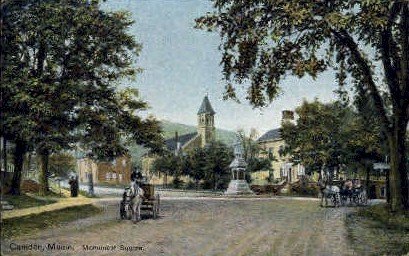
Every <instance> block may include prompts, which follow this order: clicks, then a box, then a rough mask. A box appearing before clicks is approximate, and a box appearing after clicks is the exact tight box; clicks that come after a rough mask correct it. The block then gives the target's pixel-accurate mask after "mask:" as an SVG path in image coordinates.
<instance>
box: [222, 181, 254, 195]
mask: <svg viewBox="0 0 409 256" xmlns="http://www.w3.org/2000/svg"><path fill="white" fill-rule="evenodd" d="M224 194H225V195H251V194H253V191H251V189H250V187H249V184H248V183H247V181H246V180H231V181H230V183H229V187H228V188H227V190H226V192H224Z"/></svg>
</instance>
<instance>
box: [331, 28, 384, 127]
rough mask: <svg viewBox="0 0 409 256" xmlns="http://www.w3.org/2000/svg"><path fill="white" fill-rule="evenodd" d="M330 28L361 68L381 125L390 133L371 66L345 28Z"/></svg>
mask: <svg viewBox="0 0 409 256" xmlns="http://www.w3.org/2000/svg"><path fill="white" fill-rule="evenodd" d="M330 30H331V33H332V34H333V35H334V36H335V38H336V40H337V41H338V43H339V44H340V45H342V46H345V47H347V48H348V49H349V51H350V53H351V57H352V59H353V60H354V62H355V63H356V64H357V65H358V67H359V69H360V70H361V72H362V74H363V82H364V84H366V85H367V87H368V90H369V93H370V95H371V96H372V99H373V101H374V105H375V108H376V110H377V114H378V116H379V118H380V119H381V124H382V126H383V129H384V130H385V132H386V133H387V134H390V133H391V127H390V125H391V123H390V121H389V119H388V116H387V114H386V110H385V106H384V103H383V100H382V97H381V95H380V93H379V91H378V88H377V87H376V85H375V82H374V80H373V77H372V72H371V68H370V66H369V65H368V63H367V60H366V59H365V58H364V57H363V56H362V54H361V53H360V52H359V49H358V45H357V44H356V42H355V41H354V39H353V38H352V36H351V35H349V34H348V32H347V31H345V30H341V31H336V30H334V29H330Z"/></svg>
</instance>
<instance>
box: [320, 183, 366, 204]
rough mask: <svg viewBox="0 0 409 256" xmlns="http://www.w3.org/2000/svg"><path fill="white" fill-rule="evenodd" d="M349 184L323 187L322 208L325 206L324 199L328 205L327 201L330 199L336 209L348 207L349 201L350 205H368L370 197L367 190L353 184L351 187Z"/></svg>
mask: <svg viewBox="0 0 409 256" xmlns="http://www.w3.org/2000/svg"><path fill="white" fill-rule="evenodd" d="M347 182H348V181H347ZM347 182H345V183H344V184H340V186H337V185H323V186H321V206H323V201H324V199H325V204H326V205H328V202H327V200H328V199H330V200H331V202H332V204H333V205H334V206H335V207H337V206H340V205H342V206H344V205H346V204H347V202H348V199H349V203H350V204H351V203H353V204H355V205H367V204H368V196H367V193H366V190H365V188H364V187H363V186H360V185H358V186H356V185H353V184H352V183H351V185H349V184H348V183H347ZM340 187H341V188H340Z"/></svg>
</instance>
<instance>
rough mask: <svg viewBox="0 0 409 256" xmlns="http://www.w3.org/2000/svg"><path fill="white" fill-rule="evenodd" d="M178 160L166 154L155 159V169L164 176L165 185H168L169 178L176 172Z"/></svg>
mask: <svg viewBox="0 0 409 256" xmlns="http://www.w3.org/2000/svg"><path fill="white" fill-rule="evenodd" d="M177 164H178V163H177V158H176V156H175V155H173V154H171V153H168V152H166V153H164V154H163V155H162V156H160V157H158V158H156V159H155V161H154V162H153V169H154V170H155V171H156V172H157V173H158V174H162V175H164V179H163V181H164V185H165V186H167V184H168V177H169V176H172V175H173V174H174V173H175V172H176V168H177Z"/></svg>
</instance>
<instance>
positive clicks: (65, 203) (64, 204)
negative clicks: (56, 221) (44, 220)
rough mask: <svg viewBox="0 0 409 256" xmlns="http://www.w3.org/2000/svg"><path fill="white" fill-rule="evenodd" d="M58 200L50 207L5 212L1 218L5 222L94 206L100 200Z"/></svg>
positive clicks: (76, 198) (81, 197)
mask: <svg viewBox="0 0 409 256" xmlns="http://www.w3.org/2000/svg"><path fill="white" fill-rule="evenodd" d="M57 200H58V202H56V203H53V204H48V205H43V206H38V207H30V208H24V209H14V210H10V211H3V212H2V214H1V215H2V216H1V218H2V219H3V220H4V219H10V218H16V217H23V216H28V215H32V214H40V213H43V212H51V211H56V210H61V209H64V208H68V207H72V206H80V205H87V204H92V203H93V202H95V201H96V200H98V198H87V197H83V196H79V197H68V198H58V199H57Z"/></svg>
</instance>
